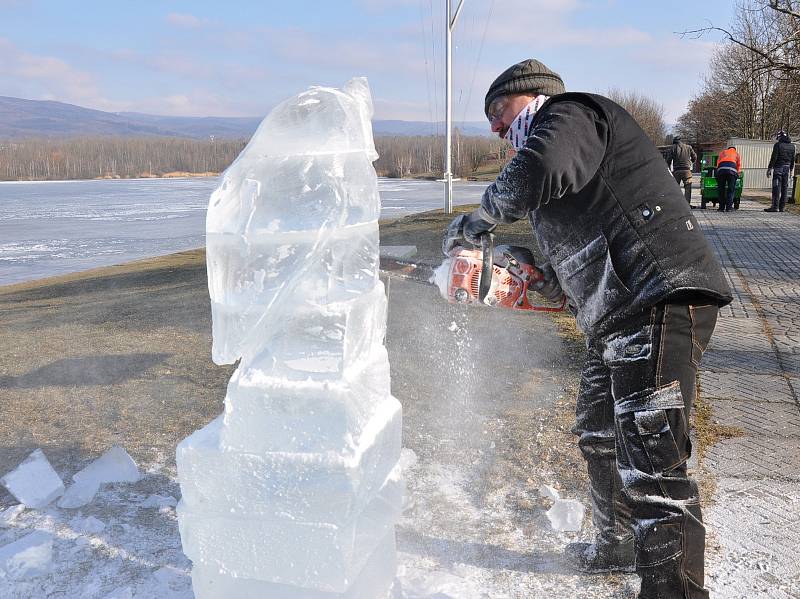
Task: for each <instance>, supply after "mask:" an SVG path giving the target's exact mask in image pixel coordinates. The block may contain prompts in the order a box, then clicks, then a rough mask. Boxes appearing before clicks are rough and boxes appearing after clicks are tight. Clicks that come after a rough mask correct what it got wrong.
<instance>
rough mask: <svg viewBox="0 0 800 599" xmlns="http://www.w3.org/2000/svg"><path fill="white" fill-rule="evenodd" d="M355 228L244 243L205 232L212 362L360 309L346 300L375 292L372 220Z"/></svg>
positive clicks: (268, 235)
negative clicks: (322, 319)
mask: <svg viewBox="0 0 800 599" xmlns="http://www.w3.org/2000/svg"><path fill="white" fill-rule="evenodd" d="M354 229H357V230H356V231H354V233H357V235H354V236H352V235H351V236H350V237H343V235H344V233H343V231H342V230H336V231H334V232H331V233H330V235H328V236H327V237H325V238H324V239H323V240H320V239H319V238H318V237H319V233H318V232H317V231H313V232H302V233H270V232H268V231H267V232H263V233H262V234H260V235H258V236H257V239H256V240H249V241H248V240H246V239H243V238H241V237H239V236H236V235H214V234H211V233H209V234H208V235H207V237H206V244H207V262H208V268H209V290H210V295H211V310H212V317H213V318H212V327H213V338H214V343H213V358H214V361H215V362H217V363H231V362H234V361H235V360H236V359H237V358H239V357H240V356H243V355H245V354H248V355H252V354H253V353H255V352H257V351H258V350H260V349H262V348H264V347H268V346H269V340H270V339H282V338H284V337H287V336H291V335H292V334H293V333H294V332H295V330H298V329H299V330H300V331H302V330H303V329H305V328H307V327H308V326H310V325H311V322H313V321H314V320H315V319H318V318H319V317H320V315H321V314H326V313H327V314H329V317H330V318H333V317H334V316H336V315H339V316H340V318H345V317H346V315H347V313H349V312H350V311H351V310H352V309H357V308H348V305H347V302H348V300H353V301H355V302H360V304H363V303H364V300H363V299H362V298H363V296H364V295H368V296H370V294H372V295H377V292H376V286H377V285H378V283H379V281H378V268H379V264H378V253H377V252H378V226H377V221H375V222H373V223H368V225H358V226H357V227H354ZM256 233H258V232H256ZM373 320H374V318H369V321H370V322H371V321H373ZM310 350H311V351H313V348H310Z"/></svg>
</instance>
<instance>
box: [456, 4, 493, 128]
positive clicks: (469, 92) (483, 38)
mask: <svg viewBox="0 0 800 599" xmlns="http://www.w3.org/2000/svg"><path fill="white" fill-rule="evenodd" d="M494 2H495V0H492V2H491V4H490V5H489V16H488V17H486V21H485V22H484V24H483V34H482V35H481V44H480V46H479V47H478V57H477V58H476V59H475V67H474V68H473V69H472V81H470V84H469V88H468V89H467V102H466V103H465V104H464V114H463V116H462V119H461V122H462V123H464V122H465V121H466V119H467V108H468V107H469V101H470V99H471V97H472V88H473V87H475V75H476V74H477V73H478V66H479V65H480V62H481V55H482V54H483V43H484V42H485V41H486V31H487V30H488V29H489V22H490V21H491V20H492V12H493V11H494Z"/></svg>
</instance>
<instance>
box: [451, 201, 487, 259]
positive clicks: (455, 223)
mask: <svg viewBox="0 0 800 599" xmlns="http://www.w3.org/2000/svg"><path fill="white" fill-rule="evenodd" d="M479 214H480V211H479V210H475V211H473V212H470V213H469V214H459V215H458V216H457V217H455V218H454V219H453V220H452V222H451V223H450V225H449V226H448V227H447V230H446V231H445V234H444V239H443V240H442V252H443V253H444V255H445V256H449V255H450V252H451V251H453V248H454V247H456V246H458V245H463V242H464V241H466V242H467V243H470V244H472V245H476V246H479V245H480V244H481V235H483V234H484V233H491V232H492V231H494V229H495V227H496V226H497V224H496V223H491V222H489V221H488V220H484V219H482V218H481V217H480V216H479Z"/></svg>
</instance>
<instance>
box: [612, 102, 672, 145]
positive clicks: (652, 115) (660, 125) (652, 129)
mask: <svg viewBox="0 0 800 599" xmlns="http://www.w3.org/2000/svg"><path fill="white" fill-rule="evenodd" d="M608 97H609V98H611V99H612V100H614V102H616V103H617V104H619V105H620V106H622V107H623V108H624V109H625V110H626V111H628V113H629V114H630V115H631V116H632V117H633V118H634V120H635V121H636V122H637V123H638V124H639V126H640V127H641V128H642V130H643V131H644V132H645V133H646V134H647V137H649V138H650V140H651V141H652V142H653V143H654V144H655V145H657V146H658V145H661V144H663V143H664V139H665V137H666V134H667V126H666V124H665V123H664V107H663V106H662V105H661V104H659V103H658V102H656V101H655V100H653V99H652V98H649V97H647V96H645V95H643V94H640V93H638V92H635V91H622V90H619V89H611V90H609V91H608Z"/></svg>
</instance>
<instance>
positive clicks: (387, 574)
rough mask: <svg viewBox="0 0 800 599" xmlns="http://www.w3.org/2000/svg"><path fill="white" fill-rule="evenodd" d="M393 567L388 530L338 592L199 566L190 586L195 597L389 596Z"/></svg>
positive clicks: (327, 598) (354, 598) (394, 554)
mask: <svg viewBox="0 0 800 599" xmlns="http://www.w3.org/2000/svg"><path fill="white" fill-rule="evenodd" d="M396 570H397V551H396V548H395V540H394V533H390V534H388V535H386V536H385V537H384V539H383V540H382V541H381V542H380V543H379V544H378V547H377V548H376V549H375V551H373V552H372V555H371V556H370V558H369V559H368V560H367V563H366V564H364V567H363V568H362V569H361V572H360V573H359V574H358V575H357V576H356V579H355V580H354V581H353V584H352V585H350V587H348V589H347V590H346V591H343V592H341V593H335V592H328V591H318V590H314V589H302V588H298V587H296V586H290V585H285V584H278V583H274V582H264V581H263V580H254V579H252V578H235V577H233V576H227V575H221V574H220V573H219V572H218V571H217V570H216V568H213V567H211V568H209V567H207V566H202V565H198V566H195V567H194V568H193V569H192V589H193V590H194V596H195V599H231V598H233V597H235V598H236V599H389V597H391V596H392V595H391V591H392V587H393V585H394V577H395V572H396Z"/></svg>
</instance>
